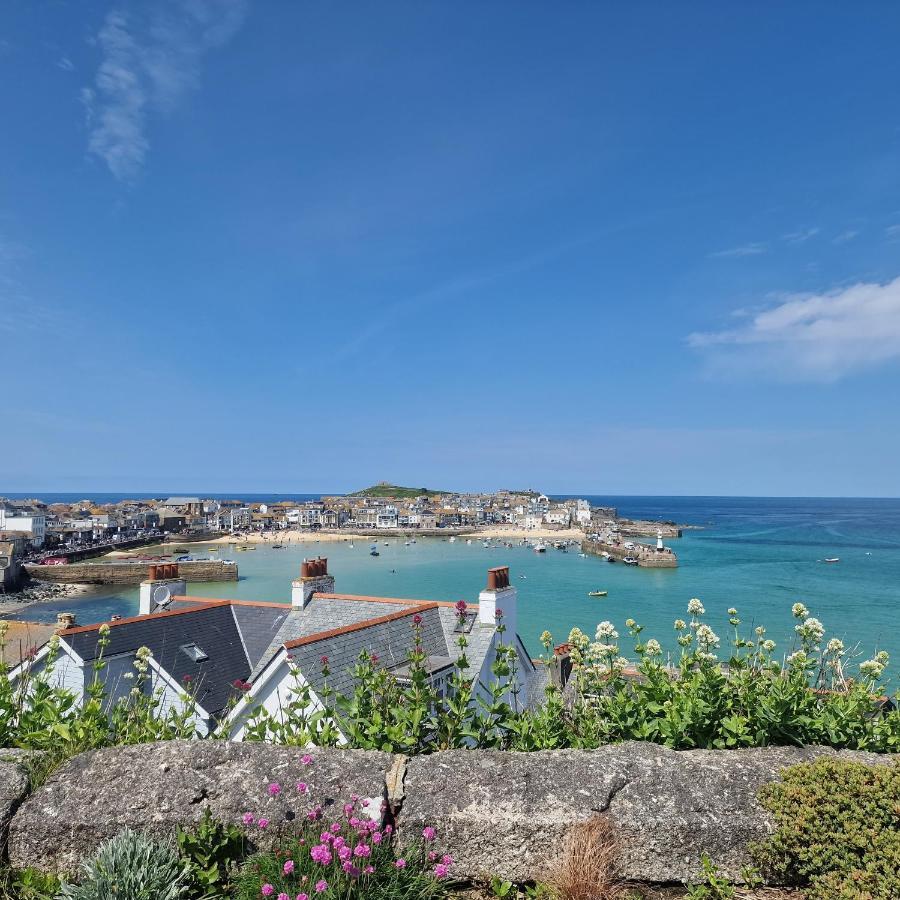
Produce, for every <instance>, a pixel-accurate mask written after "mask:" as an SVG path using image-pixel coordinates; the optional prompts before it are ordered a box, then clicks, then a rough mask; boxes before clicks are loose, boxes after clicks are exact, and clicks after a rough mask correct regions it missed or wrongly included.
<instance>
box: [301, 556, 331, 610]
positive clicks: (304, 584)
mask: <svg viewBox="0 0 900 900" xmlns="http://www.w3.org/2000/svg"><path fill="white" fill-rule="evenodd" d="M333 593H334V576H333V575H329V574H328V560H327V559H323V558H322V557H321V556H320V557H318V558H317V559H304V560H303V564H302V565H301V566H300V577H299V578H298V579H297V580H296V581H292V582H291V606H293V607H294V609H306V607H307V606H308V605H309V601H310V600H311V599H312V595H313V594H333Z"/></svg>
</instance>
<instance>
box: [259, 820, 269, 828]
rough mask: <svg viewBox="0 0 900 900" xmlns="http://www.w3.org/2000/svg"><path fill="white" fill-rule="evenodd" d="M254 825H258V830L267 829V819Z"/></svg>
mask: <svg viewBox="0 0 900 900" xmlns="http://www.w3.org/2000/svg"><path fill="white" fill-rule="evenodd" d="M256 824H257V825H259V827H260V828H268V827H269V820H268V819H260V820H259V821H258V822H257V823H256Z"/></svg>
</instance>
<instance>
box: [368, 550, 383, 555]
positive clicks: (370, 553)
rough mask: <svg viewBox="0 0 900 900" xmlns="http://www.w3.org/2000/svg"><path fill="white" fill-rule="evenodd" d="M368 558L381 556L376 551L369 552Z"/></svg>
mask: <svg viewBox="0 0 900 900" xmlns="http://www.w3.org/2000/svg"><path fill="white" fill-rule="evenodd" d="M369 556H381V554H380V553H379V552H378V551H377V550H370V551H369Z"/></svg>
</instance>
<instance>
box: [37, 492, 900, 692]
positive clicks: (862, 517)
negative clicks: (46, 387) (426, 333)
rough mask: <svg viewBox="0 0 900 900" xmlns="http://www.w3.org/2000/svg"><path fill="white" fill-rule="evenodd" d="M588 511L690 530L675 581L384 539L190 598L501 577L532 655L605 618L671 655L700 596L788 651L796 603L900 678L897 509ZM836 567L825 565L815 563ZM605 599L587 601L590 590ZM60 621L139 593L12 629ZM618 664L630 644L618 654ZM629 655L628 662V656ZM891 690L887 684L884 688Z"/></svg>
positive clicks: (574, 557)
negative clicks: (543, 639) (305, 575)
mask: <svg viewBox="0 0 900 900" xmlns="http://www.w3.org/2000/svg"><path fill="white" fill-rule="evenodd" d="M589 499H591V501H592V502H593V503H595V504H597V505H614V506H618V508H619V510H620V512H621V513H622V514H623V515H627V516H633V517H646V518H662V519H672V520H675V521H677V522H680V523H684V524H691V525H697V526H700V528H698V530H688V531H685V533H684V537H682V538H681V539H679V540H673V541H671V542H670V544H671V545H672V546H673V547H674V548H675V550H676V552H677V553H678V557H679V561H680V567H679V568H678V569H675V570H657V571H654V570H647V569H633V568H627V567H625V566H622V565H621V564H616V565H610V564H609V563H607V562H605V561H603V560H602V559H598V558H592V557H588V558H581V557H580V556H579V555H578V551H577V549H575V548H571V549H570V550H569V552H568V553H561V552H559V551H556V550H553V549H550V550H548V552H547V553H545V554H536V553H534V552H533V551H532V550H530V549H528V548H526V547H520V546H514V547H513V548H511V549H510V548H505V547H492V548H490V549H485V548H483V547H482V545H481V542H480V541H474V542H473V543H472V544H471V545H467V544H466V543H465V541H457V542H456V543H449V542H448V541H447V540H442V539H419V540H418V542H417V543H416V544H413V545H411V546H404V543H403V540H402V539H401V540H398V539H397V538H396V537H392V536H386V537H384V538H382V541H388V542H389V545H388V546H385V545H384V544H383V543H381V542H379V551H380V553H381V555H380V556H379V557H377V558H375V557H371V556H369V553H368V547H369V543H370V541H369V540H357V541H356V542H355V548H354V549H351V548H350V546H349V544H344V543H325V542H323V543H319V544H317V543H315V542H314V541H313V540H311V541H310V542H309V543H306V544H304V545H302V546H291V547H289V548H287V549H284V550H273V549H271V548H270V547H263V546H260V547H259V548H258V549H257V550H254V551H252V552H246V553H233V550H232V549H230V548H223V550H222V551H221V555H222V556H223V557H227V556H229V555H231V556H233V558H234V559H236V561H237V562H238V565H239V567H240V576H241V577H240V580H239V581H238V582H236V583H227V584H202V585H201V584H198V585H191V586H190V589H189V590H190V592H191V593H194V594H197V595H204V596H215V597H239V598H244V599H257V600H277V601H283V602H285V603H288V602H290V582H291V579H292V578H294V577H296V575H297V574H298V572H299V569H300V562H301V560H302V558H303V556H304V555H307V556H312V555H317V554H321V555H323V556H327V557H328V558H329V569H330V571H331V572H332V574H334V576H335V578H336V589H337V590H338V591H342V592H347V593H362V594H374V595H381V596H399V597H416V598H421V599H435V600H458V599H460V598H462V599H465V600H470V601H475V600H476V599H477V596H478V591H479V590H480V589H481V587H482V586H483V585H484V584H485V580H486V576H485V573H486V570H487V569H488V568H489V567H490V566H496V565H509V566H510V568H511V574H512V581H513V583H514V585H515V586H516V587H517V588H518V591H519V631H520V632H521V633H522V636H523V637H524V638H525V641H526V644H527V645H528V647H529V649H530V650H531V651H532V653H533V654H534V655H537V654H538V653H539V652H540V651H541V648H540V646H539V643H538V636H539V635H540V633H541V632H542V631H543V630H544V629H549V630H550V631H551V632H552V634H553V636H554V638H555V639H556V640H557V641H562V640H564V639H565V637H566V635H567V634H568V631H569V629H570V628H571V627H572V626H573V625H577V626H579V627H580V628H582V629H583V630H585V631H586V632H588V633H590V634H592V633H593V631H594V629H595V628H596V625H597V623H598V622H599V621H601V620H603V619H609V620H611V621H613V622H614V623H615V624H616V625H617V626H618V627H619V630H620V632H621V633H622V634H623V635H624V634H625V627H624V622H625V619H627V618H628V617H633V618H635V619H636V620H637V621H638V622H641V623H642V624H644V625H645V626H646V631H645V632H644V636H645V637H649V636H655V637H657V638H658V639H660V640H661V641H662V642H663V644H664V645H665V646H667V647H672V646H673V640H672V622H673V620H674V619H675V618H676V617H679V616H684V615H685V607H686V605H687V602H688V600H689V599H690V598H691V597H700V598H701V599H702V600H703V602H704V604H705V606H706V609H707V614H708V616H707V618H708V621H709V622H710V624H711V625H712V626H713V628H714V629H715V630H716V631H717V632H718V633H719V635H720V636H721V637H722V638H723V639H724V638H725V637H726V636H727V635H728V631H729V630H728V625H727V618H728V616H727V613H726V610H727V609H728V607H730V606H736V607H737V608H738V609H739V612H740V615H741V618H742V619H743V620H744V622H745V623H746V625H747V627H748V629H749V628H750V627H752V626H754V625H757V624H764V625H765V626H766V627H767V628H768V633H769V637H771V638H773V639H774V640H776V641H777V642H778V644H779V649H781V650H789V649H790V646H791V638H792V634H793V631H792V629H793V624H794V622H793V620H792V619H791V614H790V607H791V604H792V603H794V602H796V601H798V600H800V601H803V602H804V603H805V604H806V605H807V606H808V607H809V609H810V611H811V613H812V614H813V615H815V616H817V617H818V618H820V619H821V620H822V622H823V623H824V624H825V626H826V629H827V631H828V633H829V635H833V636H837V637H840V638H842V639H843V640H844V641H845V643H846V644H847V645H848V646H851V645H856V644H858V645H859V650H860V653H862V654H864V656H865V657H868V656H870V655H872V654H873V653H874V652H875V650H877V649H886V650H887V651H888V652H889V653H891V656H892V660H893V661H894V662H895V663H896V664H897V665H898V666H900V634H898V632H900V500H866V499H862V500H857V499H783V498H778V499H769V498H709V497H591V498H589ZM834 556H837V557H840V562H839V563H837V564H833V565H828V564H825V563H823V562H822V561H821V560H822V559H824V558H825V557H834ZM595 589H602V590H608V591H609V596H608V597H606V598H603V599H594V598H590V597H588V596H587V594H588V591H591V590H595ZM62 609H71V610H73V611H75V612H76V613H77V614H78V619H79V622H80V623H82V624H83V623H87V622H91V621H101V620H104V619H107V618H109V616H110V615H111V614H113V613H122V614H124V615H129V614H134V613H135V612H136V611H137V588H133V589H131V588H128V589H122V588H117V589H112V588H103V589H98V590H97V593H96V594H93V595H90V596H88V597H85V598H83V599H79V600H77V601H73V600H71V599H69V600H66V601H61V602H56V603H47V604H42V605H38V606H32V607H30V608H29V609H28V610H27V611H26V612H24V613H23V616H22V617H23V618H25V617H27V618H30V619H41V620H45V621H46V620H52V619H54V618H55V615H56V612H57V611H60V610H62ZM622 649H623V652H626V651H627V649H628V645H627V642H626V641H624V640H623V641H622ZM626 655H627V652H626ZM894 680H895V683H896V676H895V679H894Z"/></svg>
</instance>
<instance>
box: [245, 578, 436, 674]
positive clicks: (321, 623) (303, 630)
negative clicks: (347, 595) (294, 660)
mask: <svg viewBox="0 0 900 900" xmlns="http://www.w3.org/2000/svg"><path fill="white" fill-rule="evenodd" d="M421 602H422V601H417V600H410V601H408V603H404V602H403V601H401V600H398V601H397V603H396V604H394V603H379V602H375V601H370V600H340V599H338V598H337V597H335V596H333V595H329V594H313V596H312V599H311V600H310V601H309V603H308V604H307V606H306V608H305V609H299V608H296V607H291V608H290V612H289V613H288V615H287V618H286V619H285V621H284V623H283V624H282V626H281V628H280V630H279V631H278V633H277V634H276V635H275V637H274V639H273V640H272V642H271V644H270V645H269V647H268V648H267V649H266V650H265V652H264V653H262V654H261V656H260V658H259V659H258V660H257V662H256V663H255V664H254V667H253V673H252V675H251V678H250V680H251V681H253V680H254V679H255V678H256V677H257V676H258V675H259V674H260V672H262V670H263V669H264V668H265V667H266V665H267V664H268V662H269V660H270V659H272V657H273V656H275V654H276V653H277V652H278V651H279V650H280V649H281V647H282V646H283V645H284V644H286V643H288V641H295V640H297V639H298V638H304V637H309V636H310V635H313V634H318V633H319V632H322V631H331V630H332V629H334V628H346V627H347V626H349V625H356V624H358V623H359V622H363V621H365V620H366V619H375V618H378V617H379V616H384V615H388V614H390V613H394V612H398V611H399V610H402V609H404V608H405V607H406V606H414V605H415V604H416V603H421Z"/></svg>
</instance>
